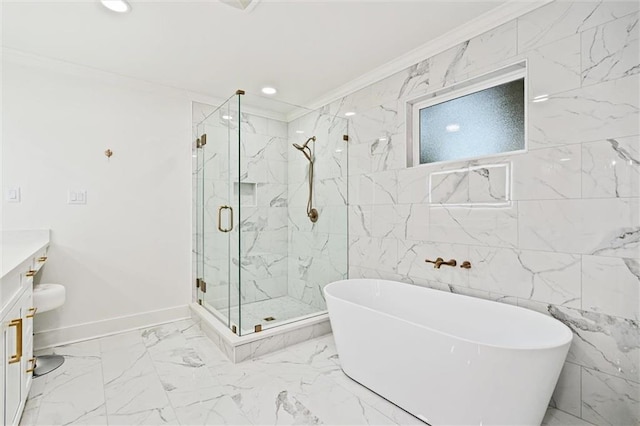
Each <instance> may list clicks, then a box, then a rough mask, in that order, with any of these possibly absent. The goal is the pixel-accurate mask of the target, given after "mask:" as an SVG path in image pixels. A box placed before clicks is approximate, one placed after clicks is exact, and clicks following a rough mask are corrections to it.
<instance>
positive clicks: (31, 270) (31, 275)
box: [25, 269, 38, 277]
mask: <svg viewBox="0 0 640 426" xmlns="http://www.w3.org/2000/svg"><path fill="white" fill-rule="evenodd" d="M37 272H38V271H34V270H33V269H29V270H28V271H27V273H26V274H25V275H26V276H27V277H33V276H34V275H35V274H36V273H37Z"/></svg>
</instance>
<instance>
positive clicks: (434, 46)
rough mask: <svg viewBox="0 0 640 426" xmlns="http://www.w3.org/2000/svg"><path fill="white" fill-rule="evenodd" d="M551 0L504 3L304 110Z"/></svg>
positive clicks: (410, 64)
mask: <svg viewBox="0 0 640 426" xmlns="http://www.w3.org/2000/svg"><path fill="white" fill-rule="evenodd" d="M552 1H554V0H533V1H521V0H509V1H507V2H506V3H504V4H502V5H500V6H498V7H496V8H494V9H492V10H490V11H488V12H486V13H484V14H482V15H480V16H478V17H476V18H474V19H472V20H471V21H469V22H467V23H465V24H464V25H462V26H460V27H456V28H454V29H453V30H451V31H449V32H447V33H444V34H443V35H441V36H440V37H437V38H435V39H433V40H431V41H429V42H427V43H425V44H423V45H422V46H419V47H417V48H415V49H413V50H411V51H409V52H407V53H405V54H403V55H401V56H398V57H397V58H395V59H393V60H391V61H389V62H387V63H385V64H383V65H381V66H379V67H377V68H374V69H373V70H371V71H369V72H367V73H365V74H363V75H361V76H360V77H357V78H355V79H353V80H351V81H349V82H348V83H346V84H343V85H342V86H339V87H338V88H336V89H334V90H332V91H330V92H328V93H327V94H325V95H324V96H322V97H320V98H318V99H316V100H314V101H312V102H309V103H308V104H307V105H306V107H307V108H309V109H311V110H315V109H318V108H321V107H323V106H325V105H327V104H330V103H331V102H334V101H337V100H339V99H341V98H343V97H345V96H347V95H350V94H351V93H354V92H356V91H358V90H360V89H363V88H365V87H367V86H370V85H372V84H374V83H377V82H378V81H380V80H383V79H385V78H387V77H389V76H391V75H393V74H395V73H397V72H400V71H402V70H404V69H406V68H408V67H410V66H412V65H415V64H417V63H418V62H421V61H424V60H425V59H427V58H430V57H432V56H434V55H437V54H438V53H441V52H444V51H445V50H447V49H450V48H452V47H454V46H456V45H458V44H460V43H463V42H465V41H467V40H470V39H472V38H474V37H477V36H479V35H481V34H483V33H485V32H487V31H489V30H491V29H493V28H496V27H499V26H500V25H502V24H506V23H507V22H509V21H512V20H514V19H516V18H518V17H520V16H522V15H525V14H527V13H529V12H531V11H533V10H535V9H538V8H539V7H541V6H544V5H545V4H548V3H551V2H552ZM302 115H304V114H300V113H299V112H297V111H296V112H293V113H291V114H289V115H287V121H293V120H295V119H296V118H299V117H301V116H302Z"/></svg>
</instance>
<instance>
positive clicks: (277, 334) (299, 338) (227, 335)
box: [189, 303, 331, 363]
mask: <svg viewBox="0 0 640 426" xmlns="http://www.w3.org/2000/svg"><path fill="white" fill-rule="evenodd" d="M189 308H190V310H191V318H193V320H194V321H195V322H196V323H197V324H198V325H199V326H200V328H201V329H202V331H203V332H204V333H205V334H206V335H207V337H209V338H210V339H211V340H212V341H213V343H215V345H216V346H218V348H219V349H220V350H221V351H222V352H223V353H224V354H225V355H226V356H227V358H229V360H230V361H231V362H233V363H239V362H243V361H247V360H250V359H254V358H258V357H260V356H262V355H265V354H268V353H271V352H276V351H279V350H281V349H284V348H286V347H288V346H291V345H295V344H297V343H301V342H304V341H306V340H309V339H313V338H315V337H319V336H323V335H325V334H328V333H331V324H330V323H329V314H328V313H326V312H325V313H323V314H320V315H317V316H314V317H311V318H305V319H302V320H299V321H296V322H292V323H289V324H283V325H280V326H278V327H274V328H270V329H267V330H264V331H261V332H259V333H252V334H249V335H247V336H238V335H236V334H234V333H233V332H232V331H231V330H229V329H228V328H227V327H225V326H224V325H223V324H222V323H221V322H220V321H218V319H217V318H215V317H214V316H213V315H212V314H211V313H210V312H209V311H207V310H206V309H205V308H203V307H202V306H200V305H198V304H197V303H191V304H190V305H189Z"/></svg>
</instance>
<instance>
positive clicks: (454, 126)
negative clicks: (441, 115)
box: [446, 123, 460, 132]
mask: <svg viewBox="0 0 640 426" xmlns="http://www.w3.org/2000/svg"><path fill="white" fill-rule="evenodd" d="M446 129H447V132H457V131H458V130H460V125H459V124H456V123H453V124H449V125H447V127H446Z"/></svg>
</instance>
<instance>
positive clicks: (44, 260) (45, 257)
mask: <svg viewBox="0 0 640 426" xmlns="http://www.w3.org/2000/svg"><path fill="white" fill-rule="evenodd" d="M47 259H48V258H47V256H42V257H39V258H38V262H40V263H43V262H46V261H47Z"/></svg>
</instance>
